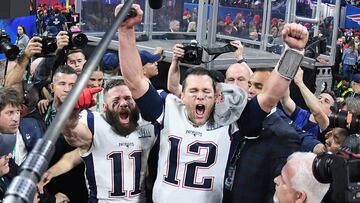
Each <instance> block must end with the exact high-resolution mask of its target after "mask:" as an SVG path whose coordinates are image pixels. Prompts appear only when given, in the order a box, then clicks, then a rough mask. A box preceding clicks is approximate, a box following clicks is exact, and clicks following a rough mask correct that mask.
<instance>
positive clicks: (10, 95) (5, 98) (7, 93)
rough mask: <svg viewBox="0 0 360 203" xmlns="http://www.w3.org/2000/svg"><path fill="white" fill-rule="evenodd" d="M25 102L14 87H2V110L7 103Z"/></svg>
mask: <svg viewBox="0 0 360 203" xmlns="http://www.w3.org/2000/svg"><path fill="white" fill-rule="evenodd" d="M22 103H23V101H22V99H21V97H20V95H19V93H18V92H17V91H16V90H15V89H14V88H12V87H0V112H1V111H2V110H4V108H5V107H6V106H7V105H9V104H10V105H12V106H20V105H21V104H22Z"/></svg>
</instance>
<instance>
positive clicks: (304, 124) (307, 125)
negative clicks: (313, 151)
mask: <svg viewBox="0 0 360 203" xmlns="http://www.w3.org/2000/svg"><path fill="white" fill-rule="evenodd" d="M310 115H311V113H310V112H309V111H307V110H305V109H302V108H300V107H298V106H297V107H296V109H295V111H294V113H293V114H292V115H291V119H292V120H293V121H294V125H295V127H297V128H299V129H302V130H304V131H306V132H309V133H311V134H312V135H313V136H314V137H315V138H316V139H319V134H320V127H319V124H317V123H314V122H312V121H310V120H309V117H310Z"/></svg>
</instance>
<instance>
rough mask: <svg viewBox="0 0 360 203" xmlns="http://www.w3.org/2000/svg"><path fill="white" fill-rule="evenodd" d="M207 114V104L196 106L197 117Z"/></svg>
mask: <svg viewBox="0 0 360 203" xmlns="http://www.w3.org/2000/svg"><path fill="white" fill-rule="evenodd" d="M204 115H205V105H203V104H197V105H196V106H195V117H196V118H203V117H204Z"/></svg>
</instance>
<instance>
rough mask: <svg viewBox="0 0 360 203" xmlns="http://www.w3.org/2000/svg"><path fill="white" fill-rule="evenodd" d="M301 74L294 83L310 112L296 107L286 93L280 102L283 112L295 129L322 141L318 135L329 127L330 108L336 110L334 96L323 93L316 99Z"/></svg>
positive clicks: (300, 73) (297, 75) (299, 72)
mask: <svg viewBox="0 0 360 203" xmlns="http://www.w3.org/2000/svg"><path fill="white" fill-rule="evenodd" d="M303 74H304V71H303V70H302V69H299V71H298V73H297V74H296V76H295V78H294V82H295V84H296V85H297V86H298V87H299V89H300V92H301V95H302V96H303V98H304V100H305V102H306V105H307V106H308V107H309V109H310V111H307V110H305V109H302V108H300V107H298V106H297V105H296V103H295V102H294V101H293V100H292V99H291V98H290V93H287V94H286V95H285V96H284V97H283V98H282V99H281V101H280V102H281V104H282V107H283V109H284V112H285V113H286V114H287V115H288V116H289V117H290V118H291V119H292V120H293V121H294V123H295V126H296V127H297V128H300V129H302V130H305V131H307V132H309V133H312V134H313V136H314V137H315V138H316V139H319V140H320V141H324V139H323V138H322V137H320V136H319V135H320V132H321V131H323V130H325V129H326V128H327V127H328V125H329V118H328V116H329V115H330V113H331V108H334V109H336V103H335V101H336V98H335V94H334V93H333V92H331V91H324V92H322V93H321V94H320V95H319V97H318V98H316V96H315V95H314V94H313V93H312V92H311V91H310V90H309V88H307V86H306V85H305V84H304V81H303Z"/></svg>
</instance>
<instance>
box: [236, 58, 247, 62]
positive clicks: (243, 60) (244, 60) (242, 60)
mask: <svg viewBox="0 0 360 203" xmlns="http://www.w3.org/2000/svg"><path fill="white" fill-rule="evenodd" d="M244 62H245V63H246V59H244V58H243V59H240V60H238V61H237V63H244Z"/></svg>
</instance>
